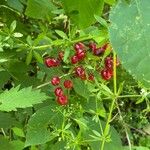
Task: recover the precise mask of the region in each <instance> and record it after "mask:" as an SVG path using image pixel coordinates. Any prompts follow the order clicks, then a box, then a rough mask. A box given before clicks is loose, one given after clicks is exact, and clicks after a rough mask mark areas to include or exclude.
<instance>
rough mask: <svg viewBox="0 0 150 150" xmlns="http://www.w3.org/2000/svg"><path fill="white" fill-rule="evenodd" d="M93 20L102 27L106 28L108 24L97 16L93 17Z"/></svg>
mask: <svg viewBox="0 0 150 150" xmlns="http://www.w3.org/2000/svg"><path fill="white" fill-rule="evenodd" d="M94 17H95V19H96V20H97V21H98V22H99V23H100V24H101V25H103V26H104V27H106V28H108V24H107V22H106V20H105V19H103V18H102V17H100V16H97V15H94Z"/></svg>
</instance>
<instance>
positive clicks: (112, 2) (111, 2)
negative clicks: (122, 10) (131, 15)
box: [105, 0, 116, 5]
mask: <svg viewBox="0 0 150 150" xmlns="http://www.w3.org/2000/svg"><path fill="white" fill-rule="evenodd" d="M105 3H107V4H109V5H113V4H115V3H116V0H105Z"/></svg>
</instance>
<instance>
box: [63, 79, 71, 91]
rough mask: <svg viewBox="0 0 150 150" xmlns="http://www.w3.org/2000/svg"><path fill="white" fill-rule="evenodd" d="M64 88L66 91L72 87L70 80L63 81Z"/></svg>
mask: <svg viewBox="0 0 150 150" xmlns="http://www.w3.org/2000/svg"><path fill="white" fill-rule="evenodd" d="M64 87H65V88H67V89H71V88H72V87H73V82H72V81H71V80H65V81H64Z"/></svg>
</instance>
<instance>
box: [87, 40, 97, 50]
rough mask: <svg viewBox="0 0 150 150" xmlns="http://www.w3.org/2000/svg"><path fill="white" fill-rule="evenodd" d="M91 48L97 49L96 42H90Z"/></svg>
mask: <svg viewBox="0 0 150 150" xmlns="http://www.w3.org/2000/svg"><path fill="white" fill-rule="evenodd" d="M89 48H90V49H91V50H92V51H93V50H95V49H96V43H93V42H91V43H90V44H89Z"/></svg>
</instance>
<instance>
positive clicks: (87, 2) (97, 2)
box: [63, 0, 104, 28]
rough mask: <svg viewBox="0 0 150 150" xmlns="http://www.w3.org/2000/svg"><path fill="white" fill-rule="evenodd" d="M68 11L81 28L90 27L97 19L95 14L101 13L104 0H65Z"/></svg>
mask: <svg viewBox="0 0 150 150" xmlns="http://www.w3.org/2000/svg"><path fill="white" fill-rule="evenodd" d="M63 5H64V9H65V11H66V13H67V14H68V16H69V17H70V18H71V21H72V22H73V23H74V24H75V25H77V26H78V27H79V28H86V27H89V26H90V25H91V24H92V23H94V22H95V21H96V20H95V18H94V15H101V13H102V10H103V5H104V0H92V3H91V0H75V1H71V0H63Z"/></svg>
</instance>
